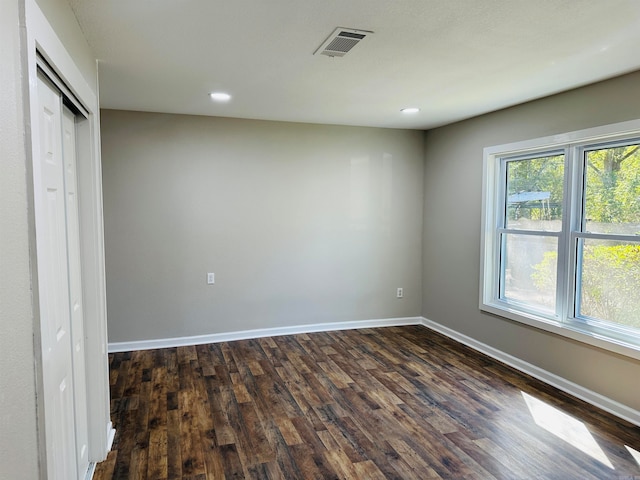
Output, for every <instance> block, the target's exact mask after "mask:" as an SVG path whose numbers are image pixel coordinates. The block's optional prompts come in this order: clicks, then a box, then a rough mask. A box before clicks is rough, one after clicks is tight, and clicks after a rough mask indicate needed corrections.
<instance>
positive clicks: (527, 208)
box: [505, 155, 564, 232]
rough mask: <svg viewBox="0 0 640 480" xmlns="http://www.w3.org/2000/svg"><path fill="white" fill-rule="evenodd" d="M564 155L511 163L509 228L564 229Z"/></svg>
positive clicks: (508, 189) (508, 193)
mask: <svg viewBox="0 0 640 480" xmlns="http://www.w3.org/2000/svg"><path fill="white" fill-rule="evenodd" d="M563 188H564V155H554V156H548V157H539V158H529V159H526V160H511V161H508V162H507V210H506V215H507V218H506V222H505V226H506V227H507V228H515V229H520V230H539V231H547V232H559V231H560V230H561V229H562V195H563Z"/></svg>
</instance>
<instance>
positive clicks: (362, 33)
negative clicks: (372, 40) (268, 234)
mask: <svg viewBox="0 0 640 480" xmlns="http://www.w3.org/2000/svg"><path fill="white" fill-rule="evenodd" d="M372 33H373V32H369V31H367V30H356V29H355V28H341V27H338V28H336V29H335V30H334V31H333V33H332V34H331V35H329V38H327V39H326V40H325V41H324V43H323V44H322V45H320V46H319V47H318V49H317V50H316V51H315V52H313V54H314V55H317V54H318V53H319V54H320V55H326V56H328V57H344V56H345V55H346V54H347V52H349V50H351V49H352V48H353V47H355V46H356V45H357V44H358V43H360V41H362V39H364V38H365V37H366V36H367V35H370V34H372Z"/></svg>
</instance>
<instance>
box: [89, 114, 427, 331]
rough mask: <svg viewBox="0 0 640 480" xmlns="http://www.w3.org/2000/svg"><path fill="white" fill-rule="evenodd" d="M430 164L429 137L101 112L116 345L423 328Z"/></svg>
mask: <svg viewBox="0 0 640 480" xmlns="http://www.w3.org/2000/svg"><path fill="white" fill-rule="evenodd" d="M423 155H424V152H423V133H422V132H418V131H405V130H390V129H374V128H355V127H339V126H322V125H306V124H290V123H280V122H265V121H252V120H238V119H222V118H211V117H196V116H186V115H169V114H153V113H136V112H122V111H110V110H105V111H103V112H102V162H103V185H104V214H105V235H106V238H105V242H106V266H107V299H108V304H107V310H108V314H109V341H110V342H121V341H135V340H148V339H158V338H171V337H182V336H192V335H203V334H213V333H221V332H230V331H239V330H249V329H257V328H268V327H282V326H294V325H302V324H314V323H326V322H343V321H351V320H365V319H378V318H393V317H407V316H418V315H420V308H421V297H422V285H421V277H422V272H421V260H420V258H421V252H422V204H423V198H422V197H423V186H422V179H423V158H424V156H423ZM207 272H214V273H215V275H216V283H215V285H213V286H207V285H206V282H205V280H206V273H207ZM396 287H403V288H404V294H405V298H403V299H397V298H396Z"/></svg>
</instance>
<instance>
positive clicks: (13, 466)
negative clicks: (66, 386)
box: [0, 1, 38, 480]
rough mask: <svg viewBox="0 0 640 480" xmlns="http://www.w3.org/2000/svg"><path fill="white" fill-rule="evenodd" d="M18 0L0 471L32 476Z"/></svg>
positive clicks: (0, 60)
mask: <svg viewBox="0 0 640 480" xmlns="http://www.w3.org/2000/svg"><path fill="white" fill-rule="evenodd" d="M19 26H20V18H19V2H13V1H12V2H3V4H2V15H0V65H2V68H0V85H2V94H0V168H1V169H2V173H1V174H0V272H2V275H0V321H1V323H2V334H0V352H2V354H1V355H0V431H1V432H2V433H0V478H3V479H4V478H7V479H9V478H11V479H16V480H19V479H25V480H27V479H28V480H33V479H35V478H37V477H38V436H37V425H36V398H35V394H36V390H35V388H36V377H35V374H36V372H35V363H34V359H33V351H34V350H33V349H34V346H33V334H34V323H33V309H32V305H31V274H30V267H29V228H28V214H27V194H28V193H27V154H26V149H25V138H24V115H23V105H24V95H23V83H22V78H21V58H20V51H21V47H20V29H19Z"/></svg>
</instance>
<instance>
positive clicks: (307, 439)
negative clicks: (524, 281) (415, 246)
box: [94, 326, 640, 480]
mask: <svg viewBox="0 0 640 480" xmlns="http://www.w3.org/2000/svg"><path fill="white" fill-rule="evenodd" d="M585 367H587V366H585ZM110 368H111V377H110V378H111V408H112V419H113V423H114V425H115V428H116V429H117V434H116V438H115V441H114V445H113V449H112V451H111V453H110V454H109V456H108V458H107V459H106V460H105V461H104V462H102V463H101V464H99V465H98V467H97V469H96V473H95V475H94V479H95V480H107V479H148V480H156V479H183V480H187V479H189V480H205V479H235V478H265V479H266V478H269V479H342V478H354V479H384V478H387V479H403V480H404V479H419V480H426V479H438V478H442V479H456V480H462V479H469V480H470V479H478V480H486V479H508V480H516V479H527V480H530V479H531V480H533V479H558V480H569V479H579V480H588V479H597V480H602V479H616V480H618V479H619V480H623V479H624V480H630V479H640V464H639V462H640V453H638V452H640V428H638V427H635V426H633V425H631V424H629V423H626V422H624V421H622V420H620V419H618V418H616V417H614V416H612V415H609V414H607V413H605V412H603V411H601V410H598V409H596V408H594V407H592V406H590V405H588V404H585V403H583V402H582V401H580V400H577V399H575V398H573V397H571V396H569V395H566V394H564V393H562V392H560V391H558V390H556V389H554V388H552V387H550V386H548V385H546V384H544V383H541V382H539V381H537V380H535V379H533V378H531V377H528V376H526V375H523V374H521V373H519V372H517V371H515V370H513V369H511V368H510V367H507V366H506V365H504V364H502V363H500V362H497V361H495V360H492V359H490V358H488V357H486V356H484V355H482V354H479V353H477V352H475V351H473V350H471V349H469V348H467V347H465V346H463V345H460V344H458V343H456V342H454V341H451V340H449V339H447V338H446V337H443V336H441V335H439V334H437V333H434V332H432V331H431V330H429V329H427V328H425V327H420V326H415V327H414V326H409V327H390V328H380V329H369V330H350V331H338V332H329V333H313V334H306V335H305V334H303V335H292V336H282V337H273V338H263V339H257V340H243V341H236V342H225V343H219V344H211V345H201V346H196V347H179V348H168V349H162V350H149V351H140V352H127V353H117V354H112V355H110ZM637 380H638V379H635V381H637ZM634 455H637V457H636V458H635V459H634Z"/></svg>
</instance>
